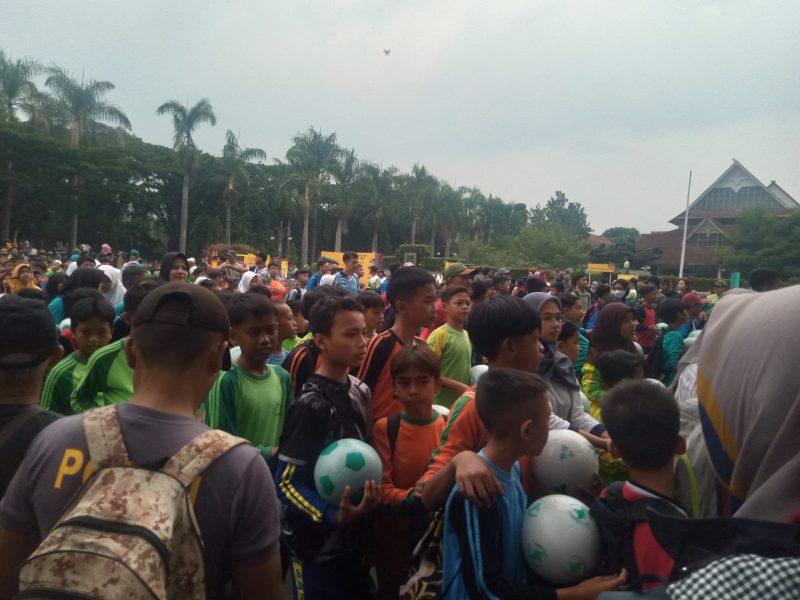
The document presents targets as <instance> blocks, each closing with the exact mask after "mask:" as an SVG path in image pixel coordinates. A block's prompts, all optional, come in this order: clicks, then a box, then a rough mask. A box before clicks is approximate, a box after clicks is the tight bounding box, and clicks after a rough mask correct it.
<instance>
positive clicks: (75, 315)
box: [39, 298, 114, 415]
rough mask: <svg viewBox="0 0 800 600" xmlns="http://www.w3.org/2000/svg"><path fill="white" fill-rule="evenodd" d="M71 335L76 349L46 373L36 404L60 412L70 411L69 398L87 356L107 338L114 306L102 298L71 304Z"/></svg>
mask: <svg viewBox="0 0 800 600" xmlns="http://www.w3.org/2000/svg"><path fill="white" fill-rule="evenodd" d="M70 323H71V327H72V337H73V340H74V342H75V346H76V348H77V349H76V350H75V352H73V353H72V354H70V355H69V356H67V357H66V358H64V359H63V360H61V361H60V362H59V363H58V364H57V365H56V366H55V367H53V368H52V369H51V370H50V372H49V373H48V374H47V379H45V382H44V387H43V388H42V396H41V398H40V400H39V404H40V405H41V407H42V408H45V409H47V410H52V411H54V412H57V413H59V414H62V415H71V414H73V410H72V405H71V404H70V400H71V398H72V392H73V390H74V389H75V386H76V385H77V384H78V382H79V381H80V380H81V378H82V377H83V375H84V374H85V373H86V368H87V366H88V362H89V358H90V357H91V356H92V355H93V354H94V353H95V352H96V351H97V350H100V348H102V347H103V346H105V345H106V344H108V342H110V341H111V333H112V327H113V326H114V308H113V307H112V306H111V305H110V304H109V303H108V302H106V301H105V300H104V299H103V298H84V299H83V300H79V301H78V302H76V303H75V305H74V306H73V307H72V311H71V315H70Z"/></svg>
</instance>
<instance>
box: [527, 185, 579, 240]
mask: <svg viewBox="0 0 800 600" xmlns="http://www.w3.org/2000/svg"><path fill="white" fill-rule="evenodd" d="M530 221H531V224H532V225H558V226H560V227H561V228H563V229H564V230H565V231H568V232H570V233H572V234H574V235H577V236H578V237H580V238H585V237H586V236H588V235H589V234H590V233H591V232H592V228H591V227H589V219H588V216H587V214H586V210H585V209H584V208H583V206H581V203H580V202H572V201H571V200H570V199H569V198H567V196H566V194H564V192H562V191H561V190H556V195H555V196H551V197H550V200H548V201H547V203H546V204H545V205H544V206H542V205H540V204H537V205H536V207H535V208H532V209H531V210H530Z"/></svg>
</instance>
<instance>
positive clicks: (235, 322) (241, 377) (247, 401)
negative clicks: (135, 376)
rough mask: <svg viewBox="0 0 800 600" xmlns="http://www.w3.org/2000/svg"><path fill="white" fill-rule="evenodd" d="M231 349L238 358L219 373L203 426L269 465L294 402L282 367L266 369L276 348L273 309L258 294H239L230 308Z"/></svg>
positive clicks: (232, 300) (275, 317) (207, 405)
mask: <svg viewBox="0 0 800 600" xmlns="http://www.w3.org/2000/svg"><path fill="white" fill-rule="evenodd" d="M227 309H228V318H229V319H230V322H231V344H235V345H238V346H239V348H240V350H241V354H240V355H239V358H238V359H236V361H235V362H234V363H233V364H232V365H231V368H230V370H229V371H223V372H222V373H220V375H219V377H218V378H217V381H216V382H215V383H214V385H213V386H212V388H211V390H210V391H209V393H208V396H207V397H206V400H205V412H206V415H205V421H206V424H207V425H209V426H210V427H214V428H217V429H222V430H223V431H227V432H228V433H231V434H233V435H237V436H239V437H243V438H245V439H246V440H247V441H249V442H250V443H251V444H253V445H254V446H255V447H256V448H258V449H259V451H260V452H261V454H262V456H263V457H264V458H265V459H269V458H270V457H271V456H272V454H273V453H274V450H275V449H276V448H277V446H278V440H279V439H280V437H281V432H282V431H283V420H284V417H285V416H286V411H287V410H288V408H289V405H290V404H291V401H292V396H291V389H292V380H291V378H290V377H289V374H288V373H287V372H286V371H284V370H283V369H282V368H281V367H278V366H275V365H268V364H267V359H268V358H269V357H270V356H272V354H273V352H274V351H275V349H276V348H278V347H279V344H278V319H277V311H276V308H275V305H274V304H273V303H272V302H270V301H269V300H267V298H266V297H265V296H263V295H261V294H239V295H236V296H233V297H232V298H231V299H230V301H229V302H228V306H227Z"/></svg>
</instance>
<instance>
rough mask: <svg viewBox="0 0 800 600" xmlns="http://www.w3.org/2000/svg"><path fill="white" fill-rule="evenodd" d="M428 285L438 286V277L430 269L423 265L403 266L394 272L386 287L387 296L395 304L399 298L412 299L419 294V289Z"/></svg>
mask: <svg viewBox="0 0 800 600" xmlns="http://www.w3.org/2000/svg"><path fill="white" fill-rule="evenodd" d="M426 285H433V286H434V287H436V279H434V278H433V275H431V273H430V272H429V271H426V270H425V269H423V268H422V267H403V268H402V269H398V270H397V271H396V272H394V273H392V278H391V279H389V285H388V286H387V288H386V297H387V298H388V299H389V303H390V304H391V305H392V306H394V305H395V304H396V303H397V302H398V301H399V300H404V301H407V300H411V299H412V298H413V297H414V296H415V295H416V294H417V290H419V289H420V288H422V287H425V286H426Z"/></svg>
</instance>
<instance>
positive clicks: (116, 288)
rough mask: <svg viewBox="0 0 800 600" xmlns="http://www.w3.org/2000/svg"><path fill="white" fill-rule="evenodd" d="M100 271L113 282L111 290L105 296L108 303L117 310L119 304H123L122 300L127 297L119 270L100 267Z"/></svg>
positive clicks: (107, 266) (105, 266)
mask: <svg viewBox="0 0 800 600" xmlns="http://www.w3.org/2000/svg"><path fill="white" fill-rule="evenodd" d="M98 269H99V270H100V271H102V272H103V274H104V275H105V276H106V277H108V278H109V279H110V280H111V289H110V290H109V291H108V293H106V294H103V295H104V296H105V297H106V300H107V301H108V303H109V304H110V305H111V306H113V307H115V308H116V306H117V304H119V303H120V302H122V299H123V298H124V297H125V286H123V285H122V275H121V274H120V272H119V269H117V268H116V267H112V266H111V265H100V266H99V267H98Z"/></svg>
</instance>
